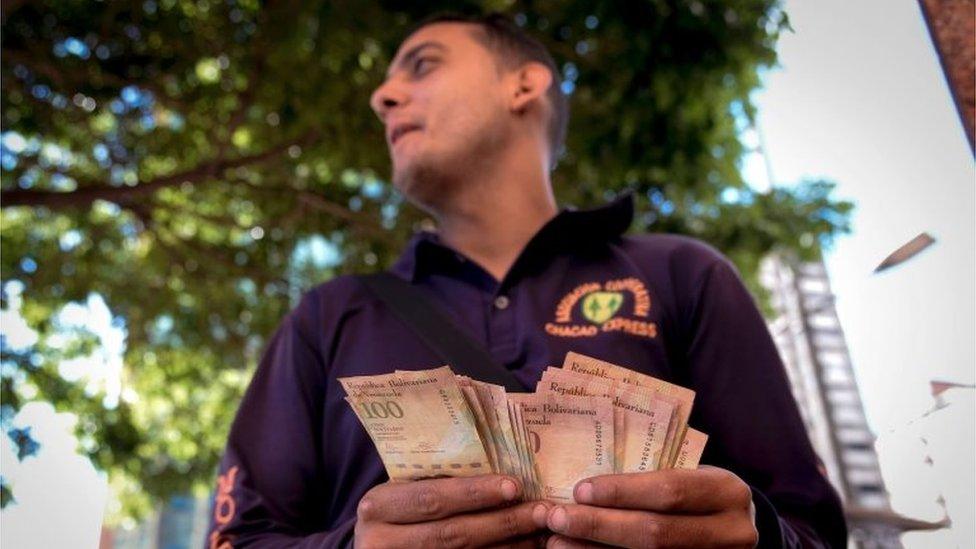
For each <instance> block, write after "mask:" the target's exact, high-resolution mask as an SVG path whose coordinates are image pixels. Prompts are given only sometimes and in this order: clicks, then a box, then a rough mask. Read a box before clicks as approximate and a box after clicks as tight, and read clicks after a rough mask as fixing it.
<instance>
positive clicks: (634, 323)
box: [545, 277, 657, 338]
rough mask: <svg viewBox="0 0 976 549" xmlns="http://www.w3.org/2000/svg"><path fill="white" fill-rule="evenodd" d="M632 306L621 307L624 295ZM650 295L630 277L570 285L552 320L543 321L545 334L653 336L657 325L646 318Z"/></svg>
mask: <svg viewBox="0 0 976 549" xmlns="http://www.w3.org/2000/svg"><path fill="white" fill-rule="evenodd" d="M628 296H629V297H630V300H631V301H632V307H630V308H625V307H624V302H625V301H626V300H627V297H628ZM650 313H651V297H650V294H649V293H648V292H647V288H646V287H645V286H644V283H643V282H641V281H640V280H639V279H637V278H634V277H629V278H620V279H614V280H608V281H606V282H603V283H600V282H586V283H584V284H580V285H579V286H577V287H576V288H573V290H572V291H571V292H569V293H568V294H566V295H565V296H564V297H563V298H562V299H561V300H559V304H558V305H556V311H555V315H554V316H555V322H547V323H546V326H545V329H546V333H547V334H549V335H553V336H558V337H593V336H596V335H597V334H599V333H600V332H624V333H627V334H630V335H635V336H640V337H648V338H654V337H657V324H656V323H654V322H649V321H647V320H643V319H646V318H647V317H648V316H650Z"/></svg>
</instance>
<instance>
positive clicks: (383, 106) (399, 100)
mask: <svg viewBox="0 0 976 549" xmlns="http://www.w3.org/2000/svg"><path fill="white" fill-rule="evenodd" d="M400 88H401V86H399V85H397V84H396V83H395V81H394V80H393V79H388V80H386V81H385V82H383V83H382V84H380V87H378V88H376V90H375V91H373V95H371V96H370V98H369V106H370V107H372V109H373V112H375V113H376V116H378V117H379V118H380V120H386V114H387V113H388V112H389V110H390V109H392V108H393V107H396V106H399V105H403V103H405V102H406V94H405V93H404V91H403V90H402V89H400Z"/></svg>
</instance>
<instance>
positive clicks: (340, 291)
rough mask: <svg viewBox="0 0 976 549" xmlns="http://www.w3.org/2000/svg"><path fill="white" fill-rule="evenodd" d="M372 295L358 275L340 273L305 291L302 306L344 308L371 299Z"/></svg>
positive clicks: (300, 305)
mask: <svg viewBox="0 0 976 549" xmlns="http://www.w3.org/2000/svg"><path fill="white" fill-rule="evenodd" d="M370 297H371V296H370V295H369V294H368V293H367V291H366V288H365V287H364V286H363V284H362V282H360V281H359V277H358V276H357V275H339V276H337V277H335V278H331V279H329V280H327V281H325V282H322V283H319V284H318V285H316V286H314V287H312V289H310V290H308V291H307V292H305V294H304V296H303V297H302V302H301V303H300V304H299V308H301V307H309V306H315V307H325V308H328V309H344V308H349V307H355V306H357V305H361V304H362V303H365V302H367V301H369V299H370Z"/></svg>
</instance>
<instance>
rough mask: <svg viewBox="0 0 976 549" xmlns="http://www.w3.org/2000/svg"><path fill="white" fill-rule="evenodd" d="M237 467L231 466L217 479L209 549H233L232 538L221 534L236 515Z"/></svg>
mask: <svg viewBox="0 0 976 549" xmlns="http://www.w3.org/2000/svg"><path fill="white" fill-rule="evenodd" d="M237 471H238V469H237V466H236V465H235V466H233V467H231V468H230V470H228V471H227V472H226V473H224V474H223V475H220V476H219V477H217V497H216V501H215V502H214V525H215V527H214V531H213V532H211V534H210V549H233V548H234V546H233V545H232V544H231V542H232V541H233V538H232V537H231V536H228V535H226V534H224V533H223V532H222V530H223V529H224V527H226V526H227V524H228V523H230V521H232V520H234V515H236V514H237V503H236V502H235V501H234V496H233V492H234V480H235V477H236V476H237Z"/></svg>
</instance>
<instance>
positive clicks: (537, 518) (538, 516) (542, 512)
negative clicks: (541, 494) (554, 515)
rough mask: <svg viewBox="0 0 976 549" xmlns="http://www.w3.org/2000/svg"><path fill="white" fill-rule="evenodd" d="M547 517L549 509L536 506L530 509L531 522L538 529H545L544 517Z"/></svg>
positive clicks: (543, 506)
mask: <svg viewBox="0 0 976 549" xmlns="http://www.w3.org/2000/svg"><path fill="white" fill-rule="evenodd" d="M548 516H549V507H547V506H545V505H543V504H541V503H540V504H538V505H536V506H535V507H533V508H532V522H534V523H535V525H536V526H538V527H539V528H545V527H546V517H548Z"/></svg>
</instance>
